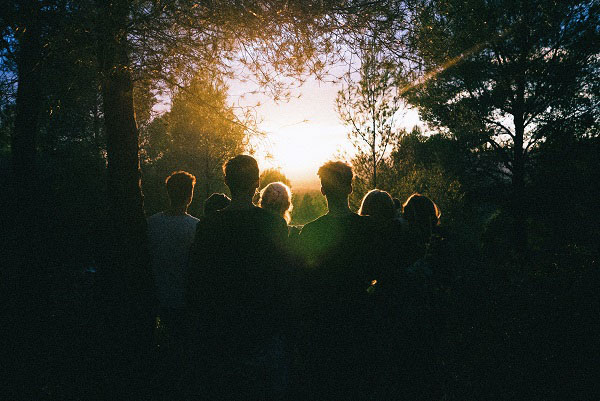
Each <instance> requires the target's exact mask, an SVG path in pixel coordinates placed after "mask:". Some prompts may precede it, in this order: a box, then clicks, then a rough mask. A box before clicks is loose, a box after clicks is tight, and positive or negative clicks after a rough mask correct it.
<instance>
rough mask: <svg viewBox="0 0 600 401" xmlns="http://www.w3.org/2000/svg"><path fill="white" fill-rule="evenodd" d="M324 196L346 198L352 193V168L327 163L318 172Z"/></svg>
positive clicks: (345, 165) (342, 163)
mask: <svg viewBox="0 0 600 401" xmlns="http://www.w3.org/2000/svg"><path fill="white" fill-rule="evenodd" d="M317 174H318V176H319V178H320V179H321V187H322V188H323V190H324V192H325V194H326V195H336V196H347V195H349V194H350V193H351V192H352V178H353V176H354V174H353V173H352V167H350V166H349V165H348V164H346V163H344V162H340V161H337V162H334V161H331V162H327V163H325V164H323V165H322V166H321V167H320V168H319V171H318V173H317Z"/></svg>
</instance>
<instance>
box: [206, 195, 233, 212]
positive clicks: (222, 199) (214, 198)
mask: <svg viewBox="0 0 600 401" xmlns="http://www.w3.org/2000/svg"><path fill="white" fill-rule="evenodd" d="M229 202H231V199H229V197H228V196H227V195H225V194H218V193H214V194H212V195H211V196H209V197H208V198H206V200H205V201H204V215H207V214H209V213H213V212H216V211H217V210H221V209H225V208H226V207H227V206H229Z"/></svg>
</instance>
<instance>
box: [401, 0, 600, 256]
mask: <svg viewBox="0 0 600 401" xmlns="http://www.w3.org/2000/svg"><path fill="white" fill-rule="evenodd" d="M599 13H600V5H599V4H598V3H597V2H595V1H581V0H571V1H561V2H551V3H548V2H545V1H497V2H484V1H479V0H469V1H454V0H444V1H422V2H419V3H418V5H417V6H416V8H415V15H416V18H415V26H414V30H412V31H411V35H410V40H411V42H410V43H411V46H412V47H413V48H414V51H415V53H416V55H417V57H418V68H417V70H418V72H417V73H415V74H412V75H410V76H408V77H407V78H408V79H407V82H406V88H405V95H406V98H407V99H408V101H409V102H410V103H412V104H413V105H415V106H417V107H418V109H419V111H420V114H421V117H422V118H423V119H425V120H426V121H427V122H429V123H430V124H432V125H433V126H436V127H439V128H440V129H443V130H447V131H449V132H450V133H452V134H453V135H455V136H456V137H457V138H460V139H461V140H462V141H465V142H467V143H468V144H469V146H470V147H471V148H472V149H475V150H479V151H480V152H481V151H483V150H492V151H493V152H495V154H496V158H495V159H494V163H495V165H493V166H491V167H490V166H489V165H488V166H487V168H486V169H485V171H486V172H487V173H492V174H496V175H504V176H507V177H508V179H509V180H510V181H511V182H512V195H511V202H510V204H511V206H510V210H511V211H512V214H513V217H514V222H515V225H514V233H515V236H514V247H515V249H516V250H519V251H523V249H524V247H525V246H526V244H527V237H526V230H525V227H526V218H527V204H528V203H529V200H528V197H527V193H526V182H527V173H528V171H529V168H530V167H529V166H530V163H529V162H530V155H531V153H532V152H535V150H536V147H537V145H538V144H539V143H540V141H544V140H545V139H546V138H548V137H550V136H552V135H569V134H568V133H567V132H569V131H570V132H571V133H572V132H573V130H571V129H570V127H573V126H581V125H586V126H590V125H591V124H593V123H594V121H596V122H597V121H598V120H597V113H598V110H599V107H598V102H599V98H598V97H597V93H594V92H593V87H594V86H593V85H592V83H593V82H594V81H595V80H596V78H595V77H597V76H598V73H599V71H600V62H599V59H598V52H599V51H600V40H599V39H600V38H599V35H600V29H599V21H600V14H599ZM584 131H585V130H584ZM481 153H482V154H483V152H481Z"/></svg>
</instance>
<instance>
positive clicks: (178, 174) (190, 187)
mask: <svg viewBox="0 0 600 401" xmlns="http://www.w3.org/2000/svg"><path fill="white" fill-rule="evenodd" d="M165 185H166V186H167V193H168V194H169V200H170V202H171V207H180V206H185V205H187V204H188V203H189V202H191V200H192V196H193V194H194V185H196V177H194V176H193V175H192V174H190V173H188V172H187V171H182V170H180V171H175V172H173V173H171V175H169V176H168V177H167V178H166V180H165Z"/></svg>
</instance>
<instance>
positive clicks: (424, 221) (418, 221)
mask: <svg viewBox="0 0 600 401" xmlns="http://www.w3.org/2000/svg"><path fill="white" fill-rule="evenodd" d="M402 213H403V215H404V218H405V219H406V220H407V221H408V224H409V225H411V226H412V227H413V228H415V229H417V230H418V231H420V232H421V233H423V234H424V235H426V236H427V238H429V237H430V236H431V233H432V230H433V227H435V226H437V225H439V224H440V217H441V216H442V211H441V210H440V208H439V207H438V206H437V205H436V204H435V202H433V201H432V200H431V199H429V198H428V197H426V196H424V195H421V194H419V193H416V192H415V193H414V194H412V195H411V196H409V197H408V199H407V200H406V202H404V204H403V205H402Z"/></svg>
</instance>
